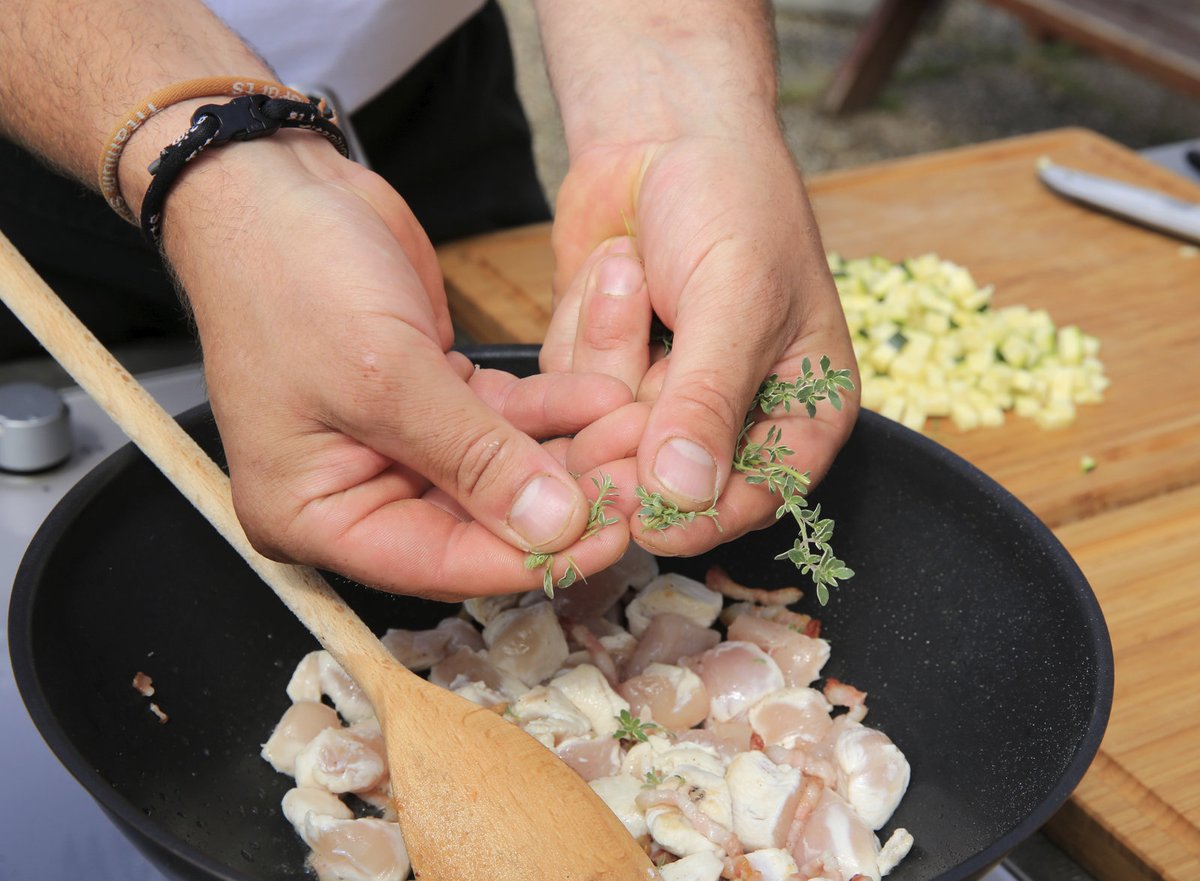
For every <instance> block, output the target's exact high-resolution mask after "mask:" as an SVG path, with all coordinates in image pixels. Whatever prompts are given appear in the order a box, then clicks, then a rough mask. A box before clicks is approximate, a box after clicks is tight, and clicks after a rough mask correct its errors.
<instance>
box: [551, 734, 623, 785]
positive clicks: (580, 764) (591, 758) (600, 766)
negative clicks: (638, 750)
mask: <svg viewBox="0 0 1200 881" xmlns="http://www.w3.org/2000/svg"><path fill="white" fill-rule="evenodd" d="M554 753H555V755H557V756H558V757H559V758H560V759H562V760H563V761H564V762H566V763H567V765H568V767H570V768H571V770H572V771H574V772H575V773H576V774H578V775H579V776H580V777H582V778H583V779H584V780H587V781H592V780H596V779H598V778H600V777H611V776H612V775H613V774H616V773H618V772H619V771H620V770H621V743H620V741H618V740H615V739H614V738H612V737H568V738H567V739H566V740H563V741H561V742H560V743H559V744H558V746H556V747H555V748H554Z"/></svg>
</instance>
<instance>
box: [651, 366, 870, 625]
mask: <svg viewBox="0 0 1200 881" xmlns="http://www.w3.org/2000/svg"><path fill="white" fill-rule="evenodd" d="M819 366H820V371H821V372H820V375H819V376H818V375H816V374H815V373H814V371H813V365H812V362H811V360H809V359H808V358H805V359H804V361H803V362H802V363H801V365H800V370H801V373H800V375H799V376H797V377H796V380H795V381H794V382H786V381H782V380H780V379H779V376H778V375H777V374H771V375H770V376H768V377H767V378H766V379H765V380H763V383H762V385H761V386H759V389H758V393H757V394H756V395H755V396H754V400H753V402H752V404H751V408H750V412H749V413H748V414H747V416H746V421H745V422H744V423H743V425H742V430H741V432H740V433H739V434H738V439H737V445H736V447H735V453H734V457H733V468H734V470H735V471H737V472H738V473H739V474H741V475H743V476H744V477H745V479H746V482H747V483H751V484H761V485H763V486H765V487H766V488H767V491H768V492H770V493H771V494H772V495H778V496H779V498H780V505H779V507H778V508H776V510H775V519H776V520H781V519H783V518H784V517H785V516H787V515H789V514H790V515H791V516H792V518H793V519H794V520H795V521H796V525H797V527H798V528H799V530H800V534H799V535H798V536H797V537H796V540H795V543H794V544H793V545H792V547H791V548H790V549H789V550H787V551H784V552H783V553H782V554H779V555H778V556H776V557H775V559H776V560H790V561H791V562H792V564H793V565H794V566H795V567H796V568H797V569H799V570H800V571H801V572H802V573H803V574H805V575H808V576H809V577H810V578H811V579H812V581H813V583H814V584H815V585H816V588H817V600H818V602H820V604H821V605H822V606H823V605H825V604H826V603H828V602H829V588H831V587H837V584H838V582H839V581H845V580H846V579H848V578H851V577H853V575H854V572H853V570H851V569H850V568H849V567H847V566H846V564H845V563H844V562H842V561H841V560H839V559H838V558H837V557H836V556H834V554H833V548H832V547H831V546H830V541H831V540H832V538H833V521H832V520H830V519H828V518H825V519H822V518H821V506H820V505H817V506H815V507H812V508H810V507H808V499H807V498H806V494H807V492H808V487H809V484H810V482H811V480H810V476H809V472H807V471H803V472H802V471H798V470H797V469H795V468H793V467H792V466H791V465H788V464H787V462H786V461H785V460H786V459H787V458H788V457H789V456H791V455H793V454H794V452H795V451H794V450H793V449H792V448H791V447H789V446H787V445H786V444H785V443H784V442H783V432H782V431H781V430H780V428H779V427H778V426H776V425H772V426H771V427H770V428H768V429H767V436H766V437H765V438H764V439H763V440H761V441H751V440H750V439H749V435H750V430H751V429H752V428H753V427H754V425H755V423H756V420H755V415H756V414H757V413H758V412H760V411H761V412H762V413H764V414H765V415H767V416H770V415H771V414H772V413H773V412H774V411H775V410H777V409H778V408H780V407H782V408H783V410H784V412H785V413H790V412H791V410H792V407H793V405H796V406H803V407H804V410H805V412H807V413H808V415H809V416H810V417H814V416H816V414H817V404H819V403H820V402H821V401H825V400H828V401H829V403H830V404H832V405H833V407H834V409H836V410H841V409H842V397H841V392H843V391H849V390H851V389H853V388H854V382H853V380H852V379H851V378H850V371H849V370H832V369H830V368H831V364H830V361H829V358H828V357H825V356H823V357H822V358H821V360H820V362H819ZM637 494H638V499H639V500H641V501H642V508H641V510H640V511H639V512H638V515H639V516H640V517H641V519H642V523H643V524H645V526H646V527H647V528H648V529H667V528H668V527H671V526H675V525H681V524H685V523H690V522H692V521H693V520H694V519H695V518H696V517H710V518H712V519H713V520H714V521H716V520H717V511H716V501H715V500H714V502H713V506H712V507H711V508H709V509H708V510H707V511H695V512H681V511H679V509H678V508H676V507H675V506H674V505H671V504H670V503H669V502H666V501H665V500H664V499H663V498H662V497H661V496H660V495H659V494H658V493H649V492H647V491H646V490H645V488H643V487H640V486H639V487H638V488H637Z"/></svg>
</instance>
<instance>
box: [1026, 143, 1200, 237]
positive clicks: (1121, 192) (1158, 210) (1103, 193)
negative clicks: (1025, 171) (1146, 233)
mask: <svg viewBox="0 0 1200 881" xmlns="http://www.w3.org/2000/svg"><path fill="white" fill-rule="evenodd" d="M1038 177H1039V178H1040V179H1041V181H1042V183H1044V184H1045V185H1046V186H1047V187H1049V188H1050V189H1051V190H1052V191H1054V192H1055V193H1057V194H1059V195H1060V196H1065V197H1066V198H1068V199H1071V200H1073V201H1076V202H1081V203H1082V204H1084V205H1086V206H1088V207H1090V208H1097V209H1099V210H1101V211H1106V212H1108V213H1109V214H1115V215H1116V216H1118V217H1121V218H1124V219H1126V220H1132V221H1134V222H1135V223H1140V224H1142V225H1143V226H1148V227H1151V228H1153V229H1156V230H1159V231H1160V232H1165V233H1169V234H1171V235H1174V236H1178V237H1180V238H1184V239H1187V240H1189V241H1192V242H1200V204H1197V203H1196V202H1189V201H1187V200H1185V199H1177V198H1175V197H1174V196H1169V195H1167V194H1166V193H1162V192H1159V191H1158V190H1152V189H1149V188H1148V187H1139V186H1136V185H1134V184H1127V183H1124V182H1123V181H1118V180H1113V179H1112V178H1108V177H1102V176H1101V175H1098V174H1090V173H1088V172H1085V171H1078V170H1076V169H1074V168H1067V167H1066V166H1064V165H1057V164H1055V163H1053V162H1048V161H1047V162H1042V163H1039V165H1038Z"/></svg>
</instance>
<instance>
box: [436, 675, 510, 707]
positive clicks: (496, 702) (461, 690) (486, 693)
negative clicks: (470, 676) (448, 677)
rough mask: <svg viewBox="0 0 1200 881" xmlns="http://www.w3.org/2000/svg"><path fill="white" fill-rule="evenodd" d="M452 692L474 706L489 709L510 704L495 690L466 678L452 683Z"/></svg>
mask: <svg viewBox="0 0 1200 881" xmlns="http://www.w3.org/2000/svg"><path fill="white" fill-rule="evenodd" d="M450 690H451V691H452V692H454V693H455V694H457V695H458V696H459V697H461V698H466V699H467V700H469V701H470V702H471V703H473V704H478V705H479V706H481V707H488V708H489V709H490V708H491V707H498V706H500V705H501V704H506V703H508V698H507V697H506V696H505V695H503V694H501V693H500V692H498V691H496V690H495V689H494V688H488V687H487V686H486V685H485V684H483V683H482V682H469V681H467V679H466V677H462V679H461V682H460V680H457V679H456V680H455V681H454V682H452V683H450Z"/></svg>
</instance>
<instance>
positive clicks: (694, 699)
mask: <svg viewBox="0 0 1200 881" xmlns="http://www.w3.org/2000/svg"><path fill="white" fill-rule="evenodd" d="M618 691H619V692H620V694H621V696H622V697H623V698H625V700H627V701H628V702H629V704H628V706H629V709H630V711H631V712H632V713H633V714H634V715H635V716H640V717H641V718H642V719H646V720H653V721H654V722H656V723H658V724H659V725H662V726H664V727H666V728H669V729H671V730H672V731H686V730H688V729H689V728H691V727H692V726H694V725H699V724H700V723H701V722H703V721H704V718H705V717H706V716H707V715H708V689H707V688H705V687H704V683H703V682H702V681H701V679H700V677H699V676H697V675H696V674H695V673H693V672H692V671H691V670H688V669H687V668H686V667H675V666H671V665H669V664H651V665H650V666H648V667H647V668H646V670H645V672H644V673H642V674H641V675H640V676H634V677H633V678H631V679H626V680H625V681H624V682H622V683H621V687H620V688H619V689H618Z"/></svg>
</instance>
